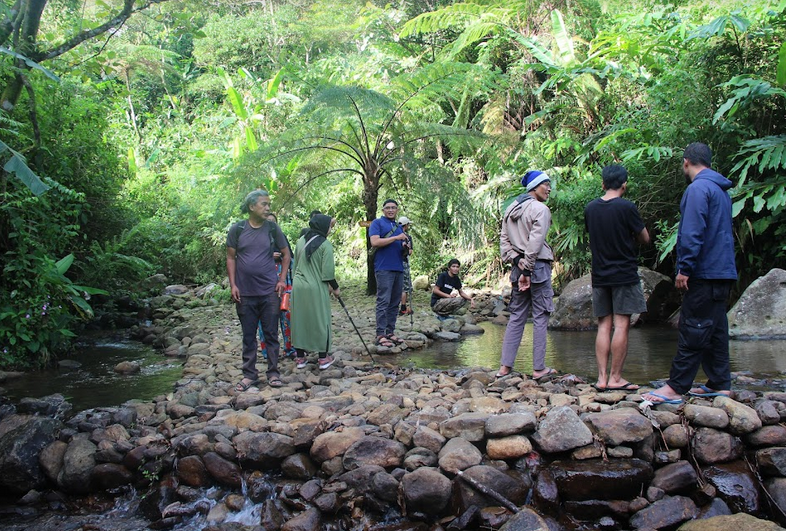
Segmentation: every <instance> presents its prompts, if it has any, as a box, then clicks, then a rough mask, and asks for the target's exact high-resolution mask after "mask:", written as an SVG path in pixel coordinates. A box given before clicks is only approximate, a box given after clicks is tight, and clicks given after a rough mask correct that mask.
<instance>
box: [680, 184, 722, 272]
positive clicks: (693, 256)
mask: <svg viewBox="0 0 786 531" xmlns="http://www.w3.org/2000/svg"><path fill="white" fill-rule="evenodd" d="M729 188H731V181H730V180H728V179H727V178H726V177H724V176H723V175H721V174H720V173H718V172H716V171H713V170H711V169H704V170H701V171H700V172H699V173H698V174H697V175H696V177H695V178H694V179H693V182H692V183H691V184H690V185H689V186H688V188H687V189H686V190H685V193H684V194H683V195H682V201H681V202H680V213H681V214H682V218H681V219H680V226H679V232H678V233H677V272H678V273H682V274H683V275H685V276H688V277H690V278H696V279H708V280H709V279H716V280H719V279H728V280H736V279H737V268H736V265H735V263H734V232H733V227H732V221H731V197H729V194H728V192H727V190H728V189H729Z"/></svg>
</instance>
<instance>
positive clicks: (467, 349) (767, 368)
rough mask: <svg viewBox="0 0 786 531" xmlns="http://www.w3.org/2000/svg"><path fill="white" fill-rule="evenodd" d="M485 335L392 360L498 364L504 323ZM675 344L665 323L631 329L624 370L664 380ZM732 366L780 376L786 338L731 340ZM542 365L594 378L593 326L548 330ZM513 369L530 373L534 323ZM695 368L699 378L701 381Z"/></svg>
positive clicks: (638, 377)
mask: <svg viewBox="0 0 786 531" xmlns="http://www.w3.org/2000/svg"><path fill="white" fill-rule="evenodd" d="M480 326H481V327H482V328H483V329H484V330H485V333H484V334H481V335H476V336H467V337H466V338H465V339H463V340H462V341H460V342H456V343H443V342H440V343H435V344H433V345H432V346H430V347H429V348H428V349H427V350H422V351H412V352H405V353H402V354H401V355H398V356H395V362H396V363H399V364H402V365H406V364H412V365H414V366H415V367H421V368H434V369H455V368H459V367H478V366H479V367H489V368H491V369H494V370H497V369H498V368H499V358H500V351H501V349H502V338H503V336H504V334H505V327H504V326H500V325H495V324H492V323H489V322H485V323H480ZM676 348H677V331H676V330H674V329H672V328H670V327H666V326H642V327H637V328H634V329H632V330H630V334H629V341H628V357H627V360H626V362H625V370H624V372H623V375H624V376H625V378H627V379H628V380H630V381H632V382H636V383H640V384H641V383H649V382H654V381H658V380H663V379H666V378H667V377H668V375H669V368H670V367H671V360H672V357H673V356H674V353H675V352H676ZM729 354H730V358H731V370H732V371H734V372H741V373H744V374H746V375H748V376H750V377H752V378H754V379H762V380H764V379H772V378H782V377H783V374H782V373H784V372H786V341H731V342H730V353H729ZM546 365H548V366H549V367H554V368H556V369H558V370H559V371H560V372H562V373H570V374H575V375H577V376H580V377H582V378H585V379H586V380H587V381H588V382H594V381H595V380H596V378H597V371H598V369H597V364H596V363H595V331H582V332H567V331H557V330H550V331H549V332H548V340H547V344H546ZM514 370H516V371H519V372H521V373H525V374H529V373H531V372H532V325H531V324H528V325H527V328H526V329H525V331H524V337H523V339H522V341H521V346H520V347H519V353H518V356H517V357H516V363H515V365H514ZM703 378H704V374H703V372H701V371H699V376H698V377H697V380H698V381H703V380H702V379H703ZM747 387H750V386H747Z"/></svg>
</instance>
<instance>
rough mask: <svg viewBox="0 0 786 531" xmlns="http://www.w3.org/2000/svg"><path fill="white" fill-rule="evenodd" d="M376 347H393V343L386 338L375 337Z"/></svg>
mask: <svg viewBox="0 0 786 531" xmlns="http://www.w3.org/2000/svg"><path fill="white" fill-rule="evenodd" d="M377 346H378V347H385V348H393V347H395V345H394V344H393V342H392V341H391V340H390V339H388V338H386V337H385V336H377Z"/></svg>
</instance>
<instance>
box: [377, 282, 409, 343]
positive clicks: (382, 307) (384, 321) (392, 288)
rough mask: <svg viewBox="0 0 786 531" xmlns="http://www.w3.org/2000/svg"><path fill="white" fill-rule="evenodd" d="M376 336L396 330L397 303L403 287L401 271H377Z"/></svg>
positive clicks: (399, 300)
mask: <svg viewBox="0 0 786 531" xmlns="http://www.w3.org/2000/svg"><path fill="white" fill-rule="evenodd" d="M375 276H376V278H377V311H376V317H377V336H386V335H388V334H392V333H393V332H395V331H396V319H398V305H399V303H400V302H401V291H402V290H403V289H404V273H403V272H402V271H377V272H376V273H375Z"/></svg>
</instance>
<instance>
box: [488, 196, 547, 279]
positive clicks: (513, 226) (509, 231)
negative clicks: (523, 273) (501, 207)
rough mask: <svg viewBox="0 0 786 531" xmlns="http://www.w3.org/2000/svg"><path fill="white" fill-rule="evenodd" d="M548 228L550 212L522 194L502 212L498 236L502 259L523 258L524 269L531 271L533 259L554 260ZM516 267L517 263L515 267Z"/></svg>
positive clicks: (507, 260) (506, 260) (533, 199)
mask: <svg viewBox="0 0 786 531" xmlns="http://www.w3.org/2000/svg"><path fill="white" fill-rule="evenodd" d="M550 226H551V210H549V207H547V206H546V204H545V203H541V202H540V201H538V200H537V199H535V198H533V197H532V196H531V195H529V194H522V195H521V196H519V198H518V199H516V201H514V202H513V204H511V205H510V206H509V207H508V208H507V210H506V211H505V216H504V217H503V218H502V232H501V234H500V242H499V246H500V251H501V253H502V260H503V261H505V262H513V261H514V260H515V259H516V257H517V256H519V255H523V256H524V260H523V269H526V270H528V271H533V270H534V269H535V261H536V260H547V261H549V262H553V261H554V252H553V251H552V250H551V246H550V245H549V244H548V243H546V233H547V232H548V231H549V227H550ZM514 265H516V264H514Z"/></svg>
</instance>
